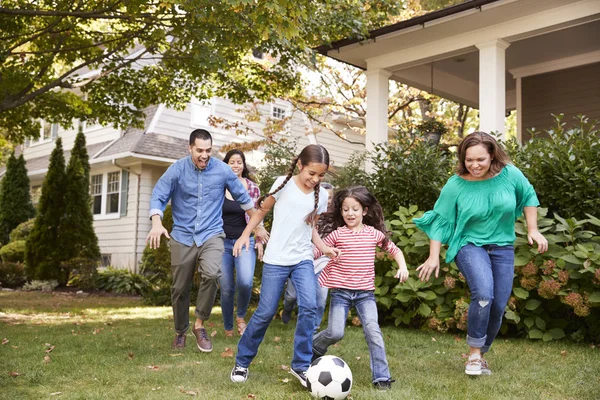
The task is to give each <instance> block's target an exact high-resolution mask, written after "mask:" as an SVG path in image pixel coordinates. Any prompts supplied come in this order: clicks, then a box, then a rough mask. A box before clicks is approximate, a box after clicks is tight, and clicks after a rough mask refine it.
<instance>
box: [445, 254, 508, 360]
mask: <svg viewBox="0 0 600 400" xmlns="http://www.w3.org/2000/svg"><path fill="white" fill-rule="evenodd" d="M456 265H457V266H458V269H459V270H460V272H461V273H462V274H463V275H464V277H465V279H466V280H467V284H468V285H469V289H470V290H471V304H470V305H469V317H468V319H467V344H468V345H469V346H472V347H477V348H480V349H481V352H482V353H486V352H487V351H488V350H489V349H490V346H491V345H492V342H493V341H494V339H495V338H496V335H497V334H498V331H499V330H500V326H501V325H502V317H503V316H504V309H505V308H506V303H508V299H509V298H510V293H511V291H512V284H513V276H514V269H515V249H514V247H513V246H497V245H495V244H489V245H484V246H481V247H479V246H475V245H473V244H471V243H469V244H467V245H465V246H463V247H462V248H461V249H460V250H459V251H458V254H457V255H456Z"/></svg>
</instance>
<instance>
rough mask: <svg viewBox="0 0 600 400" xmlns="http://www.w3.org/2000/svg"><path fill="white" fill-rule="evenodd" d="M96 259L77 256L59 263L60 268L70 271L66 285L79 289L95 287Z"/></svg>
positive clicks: (96, 278)
mask: <svg viewBox="0 0 600 400" xmlns="http://www.w3.org/2000/svg"><path fill="white" fill-rule="evenodd" d="M98 264H99V262H98V260H95V259H92V258H84V257H77V258H72V259H70V260H68V261H63V262H62V263H61V268H63V269H64V270H66V271H70V278H69V283H68V286H75V287H78V288H80V289H96V287H97V284H98Z"/></svg>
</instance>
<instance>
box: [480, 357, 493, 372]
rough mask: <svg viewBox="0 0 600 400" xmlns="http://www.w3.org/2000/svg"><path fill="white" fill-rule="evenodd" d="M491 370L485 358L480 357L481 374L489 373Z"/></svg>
mask: <svg viewBox="0 0 600 400" xmlns="http://www.w3.org/2000/svg"><path fill="white" fill-rule="evenodd" d="M491 374H492V370H491V369H490V366H489V365H488V363H487V361H486V360H485V359H483V358H482V359H481V375H491Z"/></svg>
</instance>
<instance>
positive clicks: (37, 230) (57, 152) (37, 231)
mask: <svg viewBox="0 0 600 400" xmlns="http://www.w3.org/2000/svg"><path fill="white" fill-rule="evenodd" d="M65 192H66V176H65V156H64V154H63V147H62V138H60V137H59V138H58V139H56V147H55V148H54V150H53V151H52V154H51V155H50V165H49V166H48V173H47V174H46V178H45V179H44V183H43V184H42V194H41V196H40V202H39V205H38V213H37V216H36V218H35V222H34V224H33V229H32V230H31V232H30V233H29V237H28V238H27V244H26V246H25V263H26V265H27V266H26V272H27V276H28V277H29V278H30V279H44V280H49V279H56V280H58V282H59V283H62V284H65V283H66V281H67V278H68V277H67V276H65V275H64V274H63V273H62V271H61V267H60V263H61V262H62V261H65V254H64V249H63V241H62V240H61V237H60V227H61V223H62V221H63V218H64V215H65Z"/></svg>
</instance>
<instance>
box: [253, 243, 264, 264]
mask: <svg viewBox="0 0 600 400" xmlns="http://www.w3.org/2000/svg"><path fill="white" fill-rule="evenodd" d="M254 248H255V249H256V255H257V256H258V260H259V261H262V258H263V244H262V243H261V242H259V241H256V243H255V245H254Z"/></svg>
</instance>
